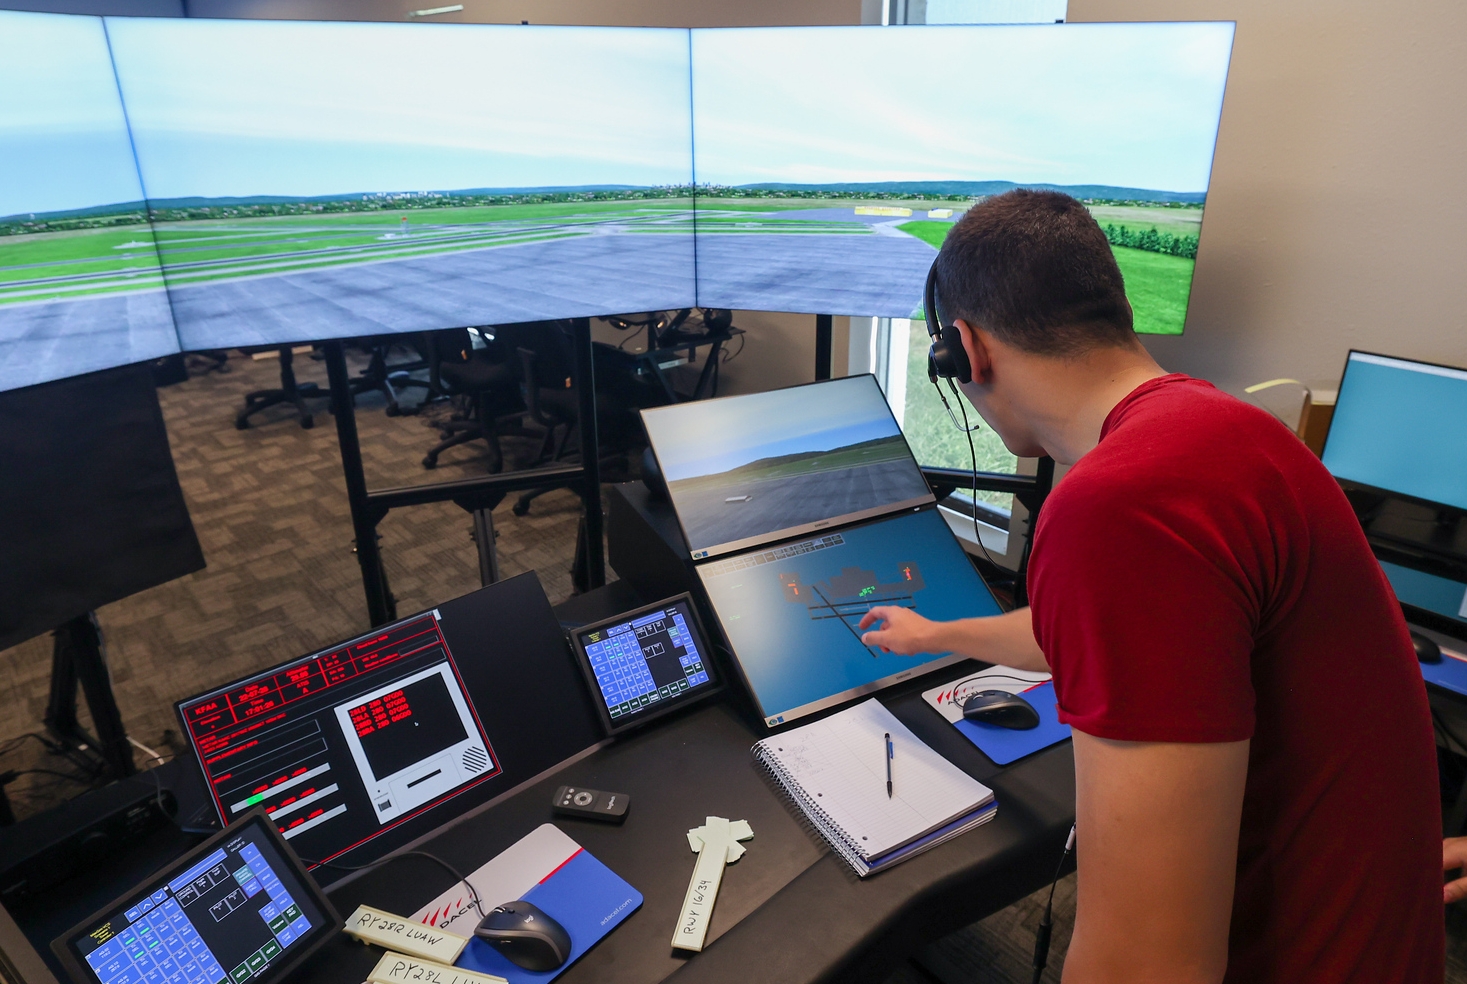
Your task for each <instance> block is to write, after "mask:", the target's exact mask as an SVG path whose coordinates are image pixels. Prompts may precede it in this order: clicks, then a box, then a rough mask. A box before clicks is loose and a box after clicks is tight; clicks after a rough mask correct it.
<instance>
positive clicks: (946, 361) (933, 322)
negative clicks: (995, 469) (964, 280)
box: [922, 260, 978, 434]
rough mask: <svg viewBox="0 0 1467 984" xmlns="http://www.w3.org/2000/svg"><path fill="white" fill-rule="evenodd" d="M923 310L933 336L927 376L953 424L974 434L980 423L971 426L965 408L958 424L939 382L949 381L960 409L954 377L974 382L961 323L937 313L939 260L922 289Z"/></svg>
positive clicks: (964, 431)
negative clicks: (955, 323) (942, 380)
mask: <svg viewBox="0 0 1467 984" xmlns="http://www.w3.org/2000/svg"><path fill="white" fill-rule="evenodd" d="M922 313H923V315H924V316H925V317H926V319H927V322H926V323H927V334H928V336H929V337H930V338H931V339H932V345H931V346H930V347H929V348H928V349H927V378H928V379H930V380H932V385H933V386H935V387H936V388H937V398H938V399H939V400H941V401H942V406H943V408H944V409H945V410H947V416H948V419H949V420H951V421H952V422H953V426H954V427H956V428H957V429H958V430H960V431H962V432H963V433H965V434H971V433H972V432H973V431H975V430H977V429H978V425H977V424H973V425H972V426H971V427H970V426H968V413H967V411H966V410H964V411H963V423H961V424H960V423H958V418H957V415H956V414H954V413H953V408H952V405H951V404H949V403H948V402H947V394H945V393H944V392H943V391H942V384H940V383H939V382H938V380H939V379H946V380H947V386H948V389H950V390H952V391H953V398H954V399H956V400H958V401H959V402H958V406H959V408H961V407H962V397H961V396H959V395H958V387H957V383H954V382H953V380H954V379H956V380H957V381H958V383H971V382H972V381H973V366H972V364H971V363H969V362H968V352H967V350H966V349H964V348H963V338H962V335H961V334H959V332H958V326H957V325H954V324H948V323H945V319H944V318H943V317H942V315H940V314H939V313H938V310H937V261H936V260H933V261H932V268H931V269H930V270H928V271H927V286H926V287H925V288H923V291H922Z"/></svg>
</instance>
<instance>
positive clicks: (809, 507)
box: [642, 375, 932, 559]
mask: <svg viewBox="0 0 1467 984" xmlns="http://www.w3.org/2000/svg"><path fill="white" fill-rule="evenodd" d="M642 422H643V424H644V425H645V427H646V429H647V439H648V441H650V442H651V444H652V450H653V452H654V453H655V454H656V456H657V464H658V467H660V468H661V470H662V475H663V477H664V478H665V479H666V481H667V490H668V494H669V496H670V497H671V499H672V505H673V509H674V510H675V511H676V512H677V518H678V522H679V523H681V524H682V528H683V535H684V536H685V537H686V538H687V541H688V549H689V550H691V551H692V555H693V557H694V558H695V559H701V558H704V557H715V556H718V555H719V554H725V553H731V552H733V551H735V550H742V549H746V548H748V547H752V546H756V545H758V544H761V543H769V542H771V541H773V540H777V539H781V538H783V537H789V536H799V535H800V534H801V533H806V532H810V531H813V530H818V529H826V528H828V527H831V526H838V525H840V524H841V523H849V522H854V521H855V520H858V519H865V518H867V517H870V516H876V515H880V514H882V513H885V512H890V511H892V510H893V509H897V508H900V507H902V506H914V505H921V504H923V503H927V502H931V501H932V491H931V490H930V489H929V488H928V487H927V481H926V479H924V478H923V477H922V472H921V470H920V469H919V468H918V467H917V461H916V459H915V458H913V457H912V451H911V449H910V448H908V447H907V442H906V439H905V438H904V437H902V432H901V429H900V428H899V427H898V426H897V422H896V418H895V417H893V416H892V413H891V408H890V407H888V406H887V405H886V398H885V397H884V396H882V394H881V388H880V387H879V386H878V385H877V384H876V377H875V376H870V375H866V376H848V377H845V378H843V379H831V380H827V381H824V382H819V383H810V384H808V385H805V386H793V387H790V388H789V389H782V390H772V391H769V392H765V393H748V394H744V395H741V396H730V397H725V398H723V399H721V400H700V401H698V402H695V403H680V404H676V405H674V406H669V407H659V408H657V409H653V410H644V411H642Z"/></svg>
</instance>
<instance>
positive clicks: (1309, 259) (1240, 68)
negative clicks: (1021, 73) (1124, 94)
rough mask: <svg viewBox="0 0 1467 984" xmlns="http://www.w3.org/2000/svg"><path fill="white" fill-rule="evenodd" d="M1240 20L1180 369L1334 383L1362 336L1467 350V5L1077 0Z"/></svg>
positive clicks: (1424, 354) (1086, 13)
mask: <svg viewBox="0 0 1467 984" xmlns="http://www.w3.org/2000/svg"><path fill="white" fill-rule="evenodd" d="M1069 13H1070V20H1071V21H1072V22H1073V21H1107V20H1167V19H1175V20H1208V19H1219V20H1236V21H1237V23H1238V32H1237V38H1236V42H1235V47H1234V50H1233V63H1232V70H1231V73H1230V75H1229V79H1228V91H1227V98H1226V102H1225V104H1224V108H1223V117H1222V128H1221V132H1220V135H1219V140H1218V149H1217V156H1216V160H1215V163H1214V169H1213V174H1212V190H1211V193H1210V195H1209V196H1208V201H1207V214H1206V217H1205V219H1204V221H1203V230H1202V244H1201V251H1200V255H1199V256H1198V262H1197V276H1196V281H1195V283H1194V285H1193V288H1192V304H1191V308H1190V310H1189V312H1188V319H1187V329H1186V334H1185V335H1183V336H1182V337H1181V338H1153V339H1151V340H1149V341H1148V343H1147V346H1148V348H1150V349H1151V351H1152V352H1153V353H1154V354H1155V355H1156V357H1157V358H1158V359H1159V360H1160V361H1161V362H1162V364H1163V365H1165V366H1166V367H1167V368H1170V369H1176V370H1181V371H1184V372H1190V373H1193V374H1196V375H1200V376H1205V377H1207V378H1209V379H1211V380H1213V381H1214V382H1217V383H1218V384H1220V385H1222V386H1223V387H1225V388H1227V389H1229V390H1232V391H1238V390H1240V389H1241V388H1242V387H1243V386H1245V385H1248V384H1249V383H1254V382H1258V381H1261V380H1265V379H1270V378H1273V377H1276V376H1292V377H1294V378H1297V379H1303V380H1305V381H1307V382H1311V383H1316V384H1326V385H1329V386H1333V385H1334V383H1335V382H1336V381H1337V380H1338V378H1339V373H1340V370H1341V368H1342V367H1343V365H1344V361H1345V353H1346V351H1347V350H1348V349H1349V348H1351V347H1355V348H1364V349H1372V350H1375V351H1379V352H1386V353H1390V354H1394V355H1401V356H1405V357H1409V358H1417V359H1426V360H1431V361H1437V362H1447V363H1453V364H1456V365H1464V364H1467V276H1464V274H1463V270H1462V260H1463V258H1464V255H1467V250H1464V247H1467V197H1464V196H1463V195H1462V194H1461V192H1460V183H1461V179H1462V174H1463V170H1462V159H1463V155H1464V152H1467V106H1464V101H1463V99H1462V93H1463V92H1464V91H1467V5H1464V4H1461V3H1460V2H1449V0H1416V2H1413V3H1409V4H1381V3H1368V4H1367V3H1364V2H1359V0H1331V2H1323V0H1294V2H1278V0H1070V7H1069Z"/></svg>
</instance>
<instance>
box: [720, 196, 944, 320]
mask: <svg viewBox="0 0 1467 984" xmlns="http://www.w3.org/2000/svg"><path fill="white" fill-rule="evenodd" d="M842 213H844V218H839V216H840V215H841V214H842ZM751 217H753V218H768V219H776V220H777V219H788V218H807V219H810V220H817V219H819V220H823V221H831V220H832V219H834V220H836V221H840V222H848V223H851V224H859V225H860V226H863V227H866V228H869V229H871V230H872V231H871V232H870V233H864V234H863V233H836V234H824V235H822V234H820V233H799V232H793V231H791V232H781V233H763V232H737V231H720V232H712V231H710V230H708V229H707V228H706V227H703V226H700V227H699V230H698V236H697V249H698V303H699V304H700V305H702V306H704V307H720V308H732V309H735V310H743V309H754V310H760V311H795V312H802V313H810V314H854V315H864V316H867V317H880V318H908V317H911V315H912V312H913V311H914V310H916V309H917V308H919V307H920V306H921V303H922V284H923V283H924V282H925V281H926V279H927V268H928V267H930V266H931V265H932V261H933V259H934V258H935V257H936V256H937V250H935V249H933V248H932V247H931V246H929V245H927V244H926V243H924V242H923V241H922V240H920V239H917V238H915V237H914V236H910V235H908V234H907V233H905V232H902V231H901V230H899V229H897V228H896V226H897V225H899V224H901V223H902V222H904V221H910V220H906V219H897V220H893V219H891V218H888V217H883V216H865V215H860V216H858V215H854V214H853V213H852V210H851V209H802V210H799V211H792V212H771V213H768V214H767V215H766V214H764V213H757V214H756V215H754V216H751Z"/></svg>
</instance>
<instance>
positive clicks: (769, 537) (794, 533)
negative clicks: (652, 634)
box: [638, 372, 937, 561]
mask: <svg viewBox="0 0 1467 984" xmlns="http://www.w3.org/2000/svg"><path fill="white" fill-rule="evenodd" d="M862 377H866V378H869V379H870V380H871V385H872V386H873V387H875V389H876V393H877V395H878V396H879V397H880V398H881V405H882V406H883V407H885V408H886V414H887V416H888V417H890V418H891V423H892V427H894V428H895V429H896V433H897V436H898V437H900V438H901V440H902V446H903V447H905V448H906V449H907V457H908V458H910V459H911V461H912V466H913V467H914V468H916V470H917V474H918V475H921V476H922V481H923V483H924V484H927V476H926V475H923V474H922V463H921V462H919V461H918V460H917V456H916V455H915V454H913V453H912V445H911V443H910V442H908V441H907V434H906V432H905V431H904V430H902V426H901V424H899V423H898V422H897V419H896V414H895V413H894V412H893V411H892V409H891V404H890V403H888V402H887V400H886V394H885V393H883V392H882V390H881V384H880V383H879V382H878V381H877V379H876V376H875V374H874V373H869V372H864V373H858V374H856V375H854V376H840V377H837V378H835V379H817V380H815V381H813V382H809V383H799V384H797V385H795V386H782V387H780V388H779V389H776V390H765V391H763V392H761V393H757V394H750V393H738V394H733V395H730V396H720V397H715V398H714V399H712V400H699V401H698V403H699V404H703V405H706V404H710V403H716V402H718V401H720V400H737V399H741V398H743V397H746V396H763V395H765V394H766V393H782V392H787V391H789V390H797V389H802V388H804V387H807V386H822V385H829V384H831V383H839V382H844V381H845V380H848V379H860V378H862ZM678 406H679V404H672V405H670V406H665V407H649V408H647V409H645V410H640V411H638V415H639V416H640V417H641V418H642V431H643V433H644V434H645V436H646V438H647V446H648V447H649V448H651V449H652V457H653V458H654V459H655V460H656V462H657V472H658V474H659V475H663V476H666V474H667V472H666V471H665V470H664V469H663V467H662V458H661V457H660V456H659V455H658V453H657V442H656V441H654V440H653V439H652V432H651V431H650V430H648V428H647V414H649V413H657V412H659V411H671V410H674V409H676V408H677V407H678ZM735 426H736V423H735ZM666 484H667V480H666V478H665V477H664V478H663V485H664V486H666ZM667 499H668V501H669V502H671V503H672V512H673V515H674V516H676V517H677V525H678V529H679V530H681V531H682V534H683V542H684V543H686V544H687V545H688V554H689V556H691V557H692V559H693V560H694V561H704V560H713V559H714V558H717V557H724V556H727V555H729V554H734V553H742V552H743V551H745V550H753V549H755V548H756V547H767V546H769V545H770V544H773V543H779V542H782V541H784V540H792V539H799V538H800V537H802V536H809V535H810V534H812V533H817V532H820V531H822V530H831V529H834V528H835V527H837V526H850V525H853V524H855V523H859V522H861V521H862V520H867V519H875V518H878V517H880V516H885V515H888V514H894V513H898V512H902V511H904V510H907V509H913V508H919V507H921V506H925V505H929V504H932V503H935V502H937V496H936V495H934V494H933V492H932V486H931V485H930V484H928V485H927V494H926V495H925V496H921V497H918V498H915V499H907V500H904V501H902V502H889V503H886V504H884V505H880V506H872V507H870V508H867V509H860V510H857V511H856V512H853V513H844V514H842V515H839V516H832V517H830V518H828V519H822V520H819V521H817V522H813V523H805V524H803V525H801V526H791V527H788V528H786V529H782V530H771V531H770V532H768V533H761V534H759V535H758V536H751V537H744V538H743V539H741V540H730V541H728V542H727V543H718V544H714V545H712V546H708V547H702V548H697V547H694V546H693V541H692V538H691V537H689V536H688V529H687V527H686V526H684V525H683V517H682V514H681V513H679V512H678V508H677V500H676V499H674V498H673V496H672V492H671V490H670V489H669V490H668V493H667Z"/></svg>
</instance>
